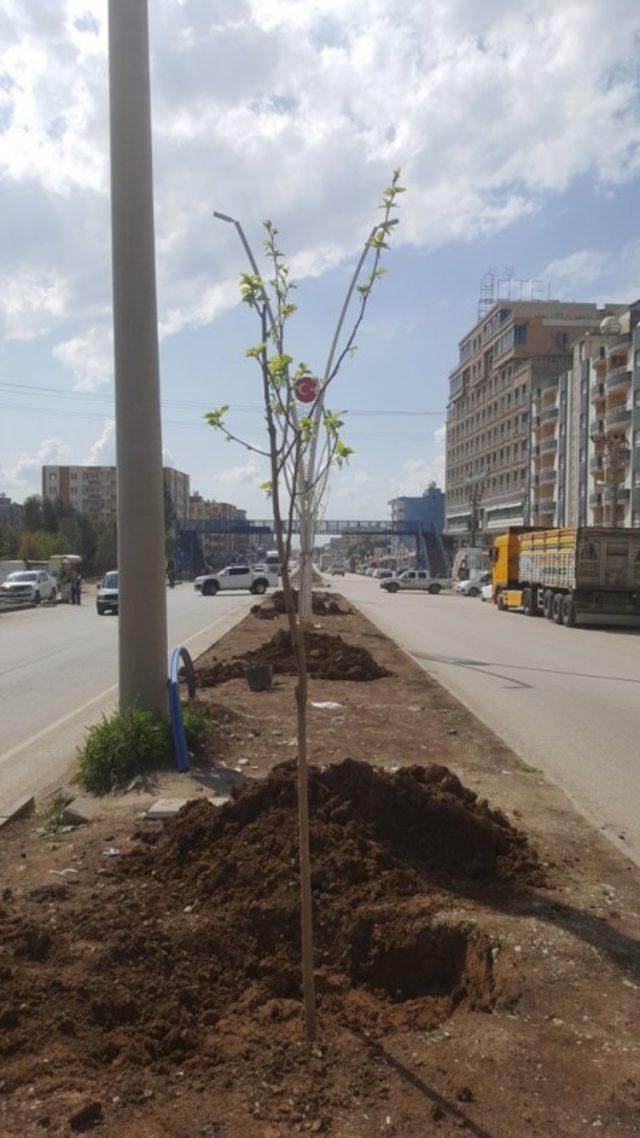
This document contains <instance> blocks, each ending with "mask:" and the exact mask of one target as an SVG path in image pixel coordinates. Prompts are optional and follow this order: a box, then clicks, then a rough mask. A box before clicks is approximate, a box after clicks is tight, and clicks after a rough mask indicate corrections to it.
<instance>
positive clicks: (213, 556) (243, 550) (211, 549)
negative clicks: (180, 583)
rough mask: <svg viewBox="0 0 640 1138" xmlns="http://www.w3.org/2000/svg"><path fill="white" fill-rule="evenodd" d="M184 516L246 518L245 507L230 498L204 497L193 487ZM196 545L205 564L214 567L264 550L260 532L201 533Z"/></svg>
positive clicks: (221, 518)
mask: <svg viewBox="0 0 640 1138" xmlns="http://www.w3.org/2000/svg"><path fill="white" fill-rule="evenodd" d="M187 517H188V518H189V519H190V520H192V521H229V522H231V521H237V522H243V521H246V517H247V513H246V510H239V509H238V507H237V506H233V505H232V504H231V503H230V502H216V501H207V499H206V498H203V497H202V495H201V494H199V493H198V492H197V491H196V492H195V493H193V494H191V495H190V497H189V506H188V513H187ZM199 543H200V549H201V552H202V556H203V558H204V560H205V561H206V562H207V564H209V565H211V566H212V567H214V568H219V567H220V566H222V565H224V564H226V563H228V562H229V561H230V560H233V559H237V558H239V557H243V558H248V557H252V556H255V554H257V553H258V552H264V547H265V537H264V534H255V535H253V534H251V533H202V534H200V535H199Z"/></svg>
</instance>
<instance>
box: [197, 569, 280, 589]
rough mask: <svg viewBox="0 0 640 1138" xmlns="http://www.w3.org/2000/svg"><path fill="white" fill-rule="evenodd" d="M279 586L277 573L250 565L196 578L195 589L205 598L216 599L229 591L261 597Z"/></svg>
mask: <svg viewBox="0 0 640 1138" xmlns="http://www.w3.org/2000/svg"><path fill="white" fill-rule="evenodd" d="M277 584H278V575H277V573H271V572H269V571H264V570H256V569H252V568H251V566H250V565H230V566H229V567H228V569H221V570H220V572H219V573H204V574H203V575H202V577H196V579H195V581H194V585H193V587H194V589H196V590H197V591H198V592H199V593H202V595H203V597H215V595H216V593H219V592H222V591H223V590H228V589H241V590H242V591H245V590H247V591H248V592H250V593H258V595H260V594H261V593H266V591H267V589H268V588H269V587H270V586H276V585H277Z"/></svg>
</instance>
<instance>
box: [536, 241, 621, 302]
mask: <svg viewBox="0 0 640 1138" xmlns="http://www.w3.org/2000/svg"><path fill="white" fill-rule="evenodd" d="M539 276H540V277H541V278H542V279H544V280H548V281H549V284H550V286H551V295H552V296H555V297H562V298H567V299H574V298H575V297H577V296H580V295H584V294H585V292H586V291H587V290H588V291H589V295H590V296H592V297H594V299H595V300H597V301H598V302H599V303H605V302H607V301H609V302H611V303H620V304H628V303H629V302H630V301H632V300H635V299H637V298H638V297H640V241H632V242H627V244H625V245H624V246H623V247H622V248H619V249H614V250H611V249H610V248H609V249H579V250H576V251H575V252H573V253H569V254H568V255H567V256H565V257H561V258H559V259H558V260H555V261H551V262H550V264H548V265H546V266H545V268H544V269H541V271H540V273H539Z"/></svg>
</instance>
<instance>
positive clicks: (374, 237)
mask: <svg viewBox="0 0 640 1138" xmlns="http://www.w3.org/2000/svg"><path fill="white" fill-rule="evenodd" d="M402 192H403V187H402V186H401V185H400V184H399V171H397V170H396V171H395V172H394V175H393V179H392V182H391V185H390V186H389V187H388V188H387V189H386V190H385V191H384V192H383V198H382V204H381V208H382V210H383V218H382V221H380V222H379V223H377V224H376V225H374V227H373V229H372V231H371V233H370V235H369V238H368V239H367V242H366V243H365V247H364V249H363V251H362V254H361V257H360V260H359V262H358V265H357V267H356V271H355V273H354V275H353V279H352V281H351V284H350V287H349V289H348V291H347V296H346V299H345V302H344V304H343V306H342V311H341V314H340V318H339V320H338V325H337V327H336V330H335V333H334V336H333V340H332V344H331V349H330V352H329V357H328V360H327V364H326V367H325V370H324V373H323V376H322V378H321V379H312V378H311V376H310V369H309V367H308V366H307V364H306V363H304V362H299V363H297V364H296V363H295V360H294V359H293V357H292V356H291V355H289V354H288V353H287V351H286V350H285V332H286V328H287V324H288V322H289V321H290V320H291V318H292V317H293V316H294V314H295V312H296V311H297V306H296V304H295V303H294V301H293V300H292V291H293V290H294V289H295V285H294V284H293V283H292V282H291V281H290V279H289V268H288V266H287V264H286V262H285V259H284V255H283V253H282V250H281V249H280V247H279V244H278V230H277V229H276V227H275V226H274V225H273V224H272V222H271V221H265V222H264V229H265V238H264V241H263V246H264V250H265V253H266V258H267V261H268V265H269V272H268V275H267V277H266V279H265V277H263V276H262V275H261V274H260V273H259V271H258V266H257V264H256V261H255V258H254V257H253V254H252V252H251V249H250V247H249V245H248V243H247V241H246V238H245V236H244V233H243V232H242V229H241V227H240V225H239V223H238V222H234V224H235V226H236V228H237V230H238V233H239V235H240V238H241V240H242V243H243V245H244V247H245V250H246V252H247V255H248V257H249V260H250V263H251V268H252V272H251V273H243V275H242V277H241V279H240V295H241V298H242V300H243V302H244V303H245V304H247V305H248V306H249V307H250V308H251V309H253V311H255V313H256V316H257V319H258V323H259V339H258V341H257V343H255V344H253V345H252V346H250V347H249V348H248V349H247V350H246V353H245V355H246V356H247V357H248V358H249V359H252V360H255V361H256V365H257V367H258V371H259V376H260V384H261V389H262V399H263V404H264V412H265V420H266V426H267V443H266V445H265V446H264V447H259V446H255V445H253V444H251V443H249V442H247V441H245V440H244V439H241V438H239V437H238V436H237V435H236V434H235V433H234V432H232V431H231V430H230V429H229V427H228V425H227V420H226V413H227V412H228V410H229V407H228V406H223V407H219V408H217V409H216V410H214V411H211V412H209V413H208V414H207V415H206V416H205V418H206V420H207V422H208V423H209V424H210V425H211V426H212V427H214V428H215V429H216V430H218V431H220V432H221V433H222V434H223V435H224V437H225V438H226V439H227V440H228V441H234V442H238V443H240V444H241V445H242V446H244V447H245V448H246V449H247V450H249V451H252V452H254V453H255V454H259V455H262V456H263V457H264V458H266V459H267V460H268V462H269V467H270V477H269V479H268V480H267V481H265V482H264V483H263V484H262V489H263V490H264V491H265V493H266V494H267V495H268V497H269V498H270V500H271V505H272V510H273V524H274V533H275V539H276V545H277V550H278V557H279V560H280V565H281V573H282V589H283V593H284V602H285V608H286V614H287V621H288V625H289V635H290V637H291V643H292V648H293V652H294V656H295V661H296V672H297V680H296V688H295V697H296V713H297V746H298V815H299V860H300V902H301V903H300V921H301V946H302V986H303V996H304V1012H305V1035H306V1038H307V1040H308V1041H309V1042H312V1041H313V1040H314V1039H315V1038H316V1036H317V1019H316V1000H315V985H314V972H313V925H312V894H311V864H310V853H309V803H308V731H307V702H308V674H307V661H306V652H305V638H304V629H305V625H306V624H307V623H308V622H309V620H310V618H311V575H312V563H311V554H312V549H313V543H314V539H315V530H316V525H317V519H318V516H319V512H320V510H321V508H322V503H323V499H324V496H325V493H326V487H327V480H328V477H329V473H330V471H331V469H332V468H333V467H334V466H337V467H342V466H343V465H344V464H345V463H346V462H348V460H349V458H350V456H351V455H352V454H353V450H352V448H351V447H350V446H348V444H347V443H346V442H345V441H344V440H343V438H342V434H341V431H342V428H343V426H344V419H343V415H342V413H338V412H336V411H332V410H330V409H329V408H328V407H327V405H326V399H327V394H328V391H329V388H330V386H331V384H332V383H333V382H334V380H335V378H336V376H337V375H338V373H339V371H340V368H341V366H342V364H343V362H344V360H345V359H346V358H347V356H350V355H351V354H352V353H353V351H354V350H355V347H356V345H355V338H356V335H357V332H358V330H359V328H360V326H361V324H362V320H363V318H364V314H365V311H366V307H367V304H368V301H369V298H370V296H371V291H372V288H373V287H374V285H375V282H376V281H377V280H378V279H379V278H380V277H381V276H382V274H383V272H384V269H382V267H381V266H380V258H381V256H382V252H383V250H384V249H387V248H388V236H389V233H390V231H391V228H392V226H393V225H394V224H395V223H396V218H394V217H393V216H392V213H393V210H394V208H395V207H396V204H397V196H398V195H399V194H400V193H402ZM216 216H218V217H221V218H222V219H223V220H225V221H231V220H232V219H231V218H228V217H226V216H225V215H221V214H217V215H216ZM368 256H370V257H371V258H372V266H371V269H370V271H369V273H368V274H367V276H366V277H365V278H364V280H360V276H361V272H362V270H363V266H364V264H365V261H366V260H367V257H368ZM356 288H357V295H358V308H357V311H356V315H355V318H354V322H353V326H352V328H351V331H350V333H349V335H348V337H347V338H346V340H345V342H344V345H343V346H342V348H340V350H339V341H340V336H341V333H342V328H343V325H344V322H345V318H346V315H347V310H348V308H349V304H350V302H351V299H352V297H353V295H354V292H355V290H356ZM303 400H304V401H303ZM296 523H297V525H298V528H299V532H300V570H299V572H300V604H299V614H298V613H297V612H296V604H295V598H294V591H293V584H292V581H291V574H290V571H289V565H290V554H291V540H292V534H293V530H294V527H295V524H296Z"/></svg>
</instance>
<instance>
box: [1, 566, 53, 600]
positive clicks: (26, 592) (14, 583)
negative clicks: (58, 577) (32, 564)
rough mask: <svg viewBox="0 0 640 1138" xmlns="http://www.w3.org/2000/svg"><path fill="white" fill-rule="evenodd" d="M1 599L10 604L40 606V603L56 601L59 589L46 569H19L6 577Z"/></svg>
mask: <svg viewBox="0 0 640 1138" xmlns="http://www.w3.org/2000/svg"><path fill="white" fill-rule="evenodd" d="M0 597H1V598H2V600H3V601H5V602H7V603H10V604H35V605H39V604H40V601H56V600H57V597H58V587H57V585H56V582H55V578H54V577H51V576H50V575H49V574H48V573H45V571H44V569H18V570H16V571H15V572H13V573H9V576H8V577H5V579H4V581H3V582H2V585H0Z"/></svg>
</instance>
